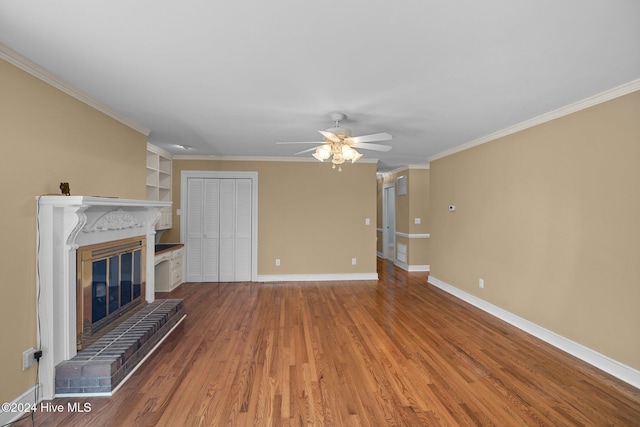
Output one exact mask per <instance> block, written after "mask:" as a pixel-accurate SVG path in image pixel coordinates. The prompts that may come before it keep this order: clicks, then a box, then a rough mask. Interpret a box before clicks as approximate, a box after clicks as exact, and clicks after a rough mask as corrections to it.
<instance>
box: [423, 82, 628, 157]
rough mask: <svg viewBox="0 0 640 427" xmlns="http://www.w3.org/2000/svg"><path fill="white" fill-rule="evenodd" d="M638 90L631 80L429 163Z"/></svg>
mask: <svg viewBox="0 0 640 427" xmlns="http://www.w3.org/2000/svg"><path fill="white" fill-rule="evenodd" d="M637 90H640V79H636V80H632V81H630V82H628V83H625V84H622V85H620V86H617V87H614V88H612V89H609V90H606V91H604V92H601V93H599V94H596V95H593V96H590V97H588V98H585V99H583V100H580V101H578V102H575V103H573V104H569V105H566V106H564V107H560V108H558V109H556V110H553V111H550V112H548V113H545V114H541V115H539V116H537V117H534V118H532V119H529V120H525V121H524V122H521V123H518V124H515V125H513V126H510V127H508V128H506V129H502V130H499V131H497V132H494V133H492V134H489V135H486V136H483V137H481V138H478V139H475V140H473V141H470V142H467V143H465V144H462V145H459V146H457V147H454V148H451V149H449V150H445V151H443V152H441V153H438V154H435V155H433V156H431V157H429V162H432V161H434V160H438V159H441V158H443V157H447V156H450V155H452V154H455V153H459V152H461V151H464V150H468V149H469V148H472V147H476V146H478V145H482V144H485V143H487V142H491V141H494V140H496V139H498V138H502V137H505V136H507V135H511V134H514V133H516V132H520V131H523V130H525V129H529V128H532V127H534V126H537V125H540V124H542V123H546V122H550V121H552V120H555V119H558V118H560V117H563V116H566V115H569V114H572V113H575V112H577V111H580V110H584V109H586V108H589V107H593V106H594V105H598V104H601V103H603V102H606V101H610V100H612V99H615V98H619V97H621V96H624V95H628V94H630V93H632V92H635V91H637Z"/></svg>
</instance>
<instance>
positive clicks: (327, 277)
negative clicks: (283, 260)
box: [258, 273, 378, 282]
mask: <svg viewBox="0 0 640 427" xmlns="http://www.w3.org/2000/svg"><path fill="white" fill-rule="evenodd" d="M337 280H378V273H336V274H261V275H259V276H258V282H326V281H337Z"/></svg>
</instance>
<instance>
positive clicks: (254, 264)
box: [178, 171, 258, 282]
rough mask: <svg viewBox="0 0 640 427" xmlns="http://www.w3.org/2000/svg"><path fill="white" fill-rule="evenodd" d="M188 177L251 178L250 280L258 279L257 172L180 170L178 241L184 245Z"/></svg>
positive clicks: (255, 280)
mask: <svg viewBox="0 0 640 427" xmlns="http://www.w3.org/2000/svg"><path fill="white" fill-rule="evenodd" d="M189 178H203V179H207V178H212V179H216V178H217V179H225V178H226V179H237V178H245V179H246V178H248V179H250V180H251V281H252V282H257V281H258V172H239V171H238V172H236V171H182V172H181V174H180V209H178V215H179V216H180V243H183V244H185V245H186V240H185V236H186V235H187V218H188V217H189V216H188V212H187V209H188V204H187V193H188V191H187V184H188V180H189ZM185 268H186V266H185Z"/></svg>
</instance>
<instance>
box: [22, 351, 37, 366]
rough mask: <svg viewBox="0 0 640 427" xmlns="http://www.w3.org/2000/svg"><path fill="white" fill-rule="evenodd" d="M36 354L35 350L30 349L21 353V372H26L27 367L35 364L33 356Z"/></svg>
mask: <svg viewBox="0 0 640 427" xmlns="http://www.w3.org/2000/svg"><path fill="white" fill-rule="evenodd" d="M35 353H36V349H35V348H30V349H29V350H25V351H24V352H22V370H23V371H24V370H26V369H27V368H29V366H31V365H33V364H34V363H36V358H35V357H33V355H34V354H35Z"/></svg>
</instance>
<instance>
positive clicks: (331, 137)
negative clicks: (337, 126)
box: [318, 130, 340, 142]
mask: <svg viewBox="0 0 640 427" xmlns="http://www.w3.org/2000/svg"><path fill="white" fill-rule="evenodd" d="M318 132H320V133H321V134H322V136H324V137H325V138H327V139H328V140H329V141H331V142H340V138H338V137H337V136H336V135H335V134H333V133H331V132H327V131H324V130H319V131H318Z"/></svg>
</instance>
